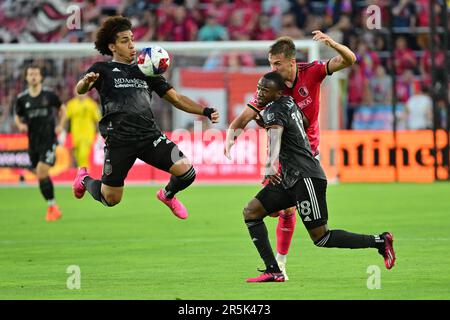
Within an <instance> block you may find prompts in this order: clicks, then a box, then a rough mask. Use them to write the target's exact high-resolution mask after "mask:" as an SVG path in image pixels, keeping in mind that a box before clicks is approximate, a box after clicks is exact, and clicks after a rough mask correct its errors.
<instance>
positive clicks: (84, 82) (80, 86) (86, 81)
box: [77, 72, 99, 94]
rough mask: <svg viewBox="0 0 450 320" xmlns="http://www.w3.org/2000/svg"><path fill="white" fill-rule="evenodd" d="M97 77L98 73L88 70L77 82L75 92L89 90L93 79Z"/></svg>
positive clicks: (93, 81)
mask: <svg viewBox="0 0 450 320" xmlns="http://www.w3.org/2000/svg"><path fill="white" fill-rule="evenodd" d="M98 77H99V74H98V73H95V72H89V73H87V74H86V75H85V76H84V77H83V78H82V79H81V80H80V81H78V83H77V92H78V94H85V93H86V92H88V91H89V90H91V88H92V86H93V85H94V83H95V81H97V79H98Z"/></svg>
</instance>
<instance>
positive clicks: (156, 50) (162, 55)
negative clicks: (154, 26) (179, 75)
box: [137, 46, 170, 77]
mask: <svg viewBox="0 0 450 320" xmlns="http://www.w3.org/2000/svg"><path fill="white" fill-rule="evenodd" d="M137 65H138V67H139V69H140V70H141V71H142V73H143V74H145V75H146V76H149V77H156V76H159V75H161V74H163V73H164V72H166V71H167V69H169V65H170V57H169V54H168V53H167V51H166V50H164V49H163V48H161V47H159V46H151V47H148V48H144V49H142V50H141V52H140V53H139V56H138V59H137Z"/></svg>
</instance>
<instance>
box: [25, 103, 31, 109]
mask: <svg viewBox="0 0 450 320" xmlns="http://www.w3.org/2000/svg"><path fill="white" fill-rule="evenodd" d="M29 107H31V103H30V102H29V101H27V102H26V103H25V109H28V108H29Z"/></svg>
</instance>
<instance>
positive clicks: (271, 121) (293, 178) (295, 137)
mask: <svg viewBox="0 0 450 320" xmlns="http://www.w3.org/2000/svg"><path fill="white" fill-rule="evenodd" d="M261 115H262V117H263V120H264V126H265V127H266V128H269V127H271V126H274V125H279V126H282V127H283V128H284V130H283V135H282V137H281V147H280V156H279V160H280V163H281V175H282V186H283V188H285V189H289V188H291V187H292V186H294V184H295V183H296V182H297V181H298V180H299V179H300V178H319V179H324V180H326V179H327V178H326V175H325V173H324V171H323V169H322V167H321V166H320V163H319V161H318V160H317V159H316V158H314V156H313V154H312V151H311V146H310V144H309V141H308V137H307V135H306V133H305V129H304V127H303V121H302V116H301V114H300V112H299V110H298V107H297V106H296V104H295V102H294V100H293V99H292V97H290V96H283V97H281V98H280V99H278V100H276V101H273V102H271V103H269V104H268V105H267V106H266V108H265V109H264V110H263V111H262V112H261Z"/></svg>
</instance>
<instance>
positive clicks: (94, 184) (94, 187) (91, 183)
mask: <svg viewBox="0 0 450 320" xmlns="http://www.w3.org/2000/svg"><path fill="white" fill-rule="evenodd" d="M83 184H84V185H85V187H86V190H87V191H88V192H89V193H90V194H91V196H92V198H94V199H95V200H97V201H99V202H101V203H103V204H104V205H105V206H108V207H111V206H112V205H110V204H109V203H108V202H106V200H105V198H103V195H102V182H101V181H100V180H94V179H92V178H91V177H89V176H87V177H86V178H84V180H83Z"/></svg>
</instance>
